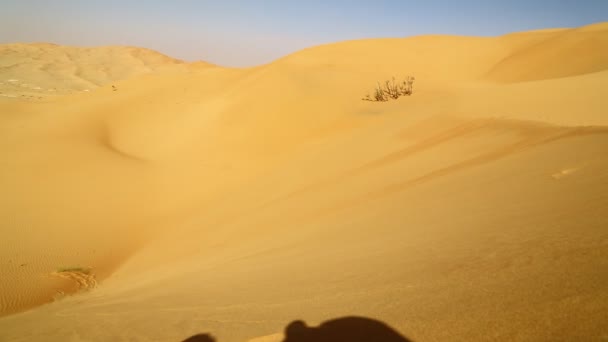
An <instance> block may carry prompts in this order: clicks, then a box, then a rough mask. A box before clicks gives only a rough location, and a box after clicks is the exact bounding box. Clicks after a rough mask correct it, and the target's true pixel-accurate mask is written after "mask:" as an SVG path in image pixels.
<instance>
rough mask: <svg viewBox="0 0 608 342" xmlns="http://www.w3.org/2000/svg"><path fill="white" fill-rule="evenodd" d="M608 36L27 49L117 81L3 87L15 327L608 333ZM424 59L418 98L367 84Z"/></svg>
mask: <svg viewBox="0 0 608 342" xmlns="http://www.w3.org/2000/svg"><path fill="white" fill-rule="evenodd" d="M607 38H608V30H607V29H606V24H596V25H592V26H587V27H583V28H578V29H562V30H550V31H540V32H538V31H534V32H520V33H514V34H510V35H506V36H502V37H495V38H475V37H452V36H419V37H411V38H405V39H379V40H362V41H350V42H343V43H338V44H330V45H324V46H319V47H313V48H309V49H306V50H303V51H300V52H297V53H295V54H292V55H289V56H286V57H284V58H281V59H279V60H277V61H275V62H273V63H270V64H267V65H263V66H258V67H254V68H248V69H230V68H221V67H213V68H210V67H207V65H205V64H203V65H194V66H192V65H183V64H180V62H179V61H175V60H172V59H168V58H166V57H162V56H160V55H157V54H155V53H152V52H148V51H146V50H129V49H126V48H125V49H119V50H118V51H116V50H111V51H113V52H108V51H106V50H103V49H102V50H95V49H93V50H94V51H97V52H95V53H98V54H100V56H103V57H96V58H98V59H94V60H93V61H91V62H87V63H91V64H96V63H100V62H99V61H104V62H103V63H108V64H107V65H108V66H107V69H108V70H113V71H111V72H108V73H107V74H103V75H92V74H91V73H88V74H86V73H80V74H78V73H76V72H75V71H74V68H78V67H80V66H81V65H83V64H86V63H85V62H83V61H85V60H87V58H89V57H87V55H86V53H87V52H86V51H89V50H86V49H85V50H70V51H73V52H71V53H72V54H73V55H72V57H70V58H71V60H70V61H64V62H59V59H56V58H55V57H53V58H51V57H50V56H49V55H47V54H46V53H41V54H40V56H39V57H37V58H38V59H37V60H35V61H34V62H35V63H38V64H39V65H46V64H48V66H47V69H48V70H54V71H53V72H52V73H51V72H38V71H31V70H30V69H31V64H30V65H29V66H24V67H23V69H18V67H11V68H9V70H13V71H11V72H12V74H10V75H8V74H7V76H6V77H13V78H19V79H25V76H22V74H23V75H30V76H31V78H30V79H28V82H30V83H32V84H34V83H35V84H48V85H49V86H50V85H51V84H53V82H56V80H58V79H60V78H61V77H65V78H67V79H70V81H69V82H70V84H72V85H75V86H74V87H76V88H74V89H77V87H80V86H81V85H82V86H85V85H86V86H90V84H89V83H87V82H91V83H94V84H95V85H96V86H98V87H92V86H91V89H90V90H91V91H89V92H79V93H77V94H72V95H69V96H61V97H53V98H48V99H46V100H45V101H41V102H36V103H32V102H27V101H22V100H19V99H18V98H17V99H11V98H0V155H2V159H1V160H0V165H1V166H2V167H0V189H2V193H3V196H1V197H0V234H1V236H3V238H2V239H0V275H1V277H0V314H3V315H4V317H2V318H1V319H0V340H2V341H4V340H6V341H39V340H45V341H65V340H72V341H108V340H116V341H119V340H130V341H150V340H155V341H181V340H184V339H185V338H187V337H189V336H193V335H195V334H199V333H211V334H213V335H214V336H216V337H217V338H218V341H228V342H229V341H247V340H255V341H280V340H281V339H282V338H283V335H282V331H284V329H285V327H286V326H287V324H288V323H289V322H292V321H294V320H297V319H302V320H305V321H306V322H308V323H310V325H312V326H316V325H318V324H320V323H321V322H323V321H328V320H331V319H333V318H337V317H344V316H352V315H356V316H364V317H372V318H375V319H378V320H380V321H382V322H384V323H386V324H387V325H388V326H390V327H393V328H394V329H395V330H397V331H398V332H399V333H400V334H402V335H403V336H407V338H409V339H411V340H413V341H443V340H466V341H485V340H496V341H503V340H516V341H530V340H551V341H555V340H564V341H575V340H601V339H603V338H606V337H608V329H607V328H606V326H605V317H606V313H607V311H608V307H607V306H606V304H605V303H608V274H607V273H606V272H604V270H605V269H606V267H607V266H608V264H607V260H608V230H606V227H608V214H607V213H606V210H605V208H607V207H608V195H607V194H608V172H606V170H608V154H606V151H608V117H607V116H606V108H608V98H607V97H606V96H605V95H604V92H605V90H604V89H606V88H608V71H607V70H606V68H607V67H608V65H607V64H606V61H607V60H608V58H605V57H606V51H608V50H607V48H608V41H607ZM18 46H20V47H21V48H22V49H24V50H25V49H26V47H23V46H21V45H18ZM27 49H34V50H36V49H47V47H46V46H33V47H32V46H29V47H27ZM48 49H51V50H53V51H61V49H63V48H60V47H56V46H52V47H48ZM67 49H68V50H69V49H70V48H67ZM93 50H91V51H93ZM28 51H30V50H28ZM103 51H105V52H103ZM133 51H138V52H137V53H134V52H133ZM91 53H93V52H91ZM28 54H31V52H28ZM116 54H125V55H121V56H123V57H120V58H114V57H109V56H115V55H116ZM134 54H135V56H133V55H134ZM3 55H4V54H3ZM20 56H25V55H20ZM20 58H24V57H15V59H16V60H19V59H20ZM28 58H29V57H28ZM47 58H51V59H50V60H48V61H47ZM57 58H59V57H57ZM24 59H25V58H24ZM564 60H566V61H567V63H565V62H563V61H564ZM142 61H143V62H142ZM34 62H27V63H34ZM140 62H141V64H139V63H140ZM27 63H26V64H27ZM62 63H64V64H62ZM66 65H70V67H67V66H66ZM174 66H177V67H174ZM82 68H85V69H87V67H82ZM89 69H90V70H93V69H94V68H91V67H88V69H87V70H89ZM85 74H86V75H88V76H83V75H85ZM408 74H412V75H414V76H416V82H415V84H414V94H413V96H411V97H410V96H406V97H404V98H400V99H398V100H394V101H389V102H384V103H376V102H370V101H361V98H362V96H364V95H365V93H366V92H367V91H370V90H372V89H373V88H374V86H375V84H376V82H377V81H382V80H385V79H387V78H389V77H391V76H393V75H395V76H402V75H408ZM30 76H28V77H30ZM120 79H122V80H120ZM110 81H111V82H110ZM45 82H46V83H45ZM108 82H110V83H108Z"/></svg>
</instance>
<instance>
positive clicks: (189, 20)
mask: <svg viewBox="0 0 608 342" xmlns="http://www.w3.org/2000/svg"><path fill="white" fill-rule="evenodd" d="M601 21H608V0H510V1H509V0H460V1H452V0H417V1H411V0H401V1H399V0H394V1H391V0H365V1H358V0H352V1H348V0H334V1H331V0H326V1H322V0H266V1H264V0H258V1H255V0H215V1H207V0H173V1H170V0H165V1H160V0H148V1H144V0H104V1H99V0H0V43H11V42H51V43H57V44H65V45H79V46H97V45H134V46H142V47H147V48H151V49H155V50H158V51H160V52H162V53H165V54H168V55H170V56H172V57H176V58H180V59H185V60H188V61H194V60H205V61H210V62H214V63H218V64H221V65H228V66H247V65H255V64H261V63H266V62H270V61H272V60H274V59H276V58H278V57H281V56H283V55H285V54H288V53H291V52H294V51H297V50H299V49H302V48H305V47H307V46H312V45H318V44H322V43H328V42H336V41H342V40H349V39H359V38H376V37H405V36H412V35H419V34H430V33H441V34H456V35H477V36H494V35H500V34H504V33H508V32H513V31H524V30H530V29H539V28H553V27H576V26H582V25H586V24H591V23H596V22H601Z"/></svg>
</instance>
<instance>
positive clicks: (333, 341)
mask: <svg viewBox="0 0 608 342" xmlns="http://www.w3.org/2000/svg"><path fill="white" fill-rule="evenodd" d="M183 342H215V339H214V338H213V337H212V336H211V335H208V334H198V335H194V336H192V337H190V338H188V339H186V340H184V341H183ZM283 342H412V341H411V340H409V339H408V338H406V337H405V336H403V335H401V334H400V333H398V332H397V331H396V330H394V329H393V328H391V327H389V326H388V325H386V324H384V323H383V322H380V321H378V320H375V319H371V318H365V317H355V316H352V317H342V318H336V319H332V320H329V321H326V322H323V323H322V324H321V325H319V326H318V327H309V326H307V325H306V323H304V321H299V320H298V321H293V322H291V323H289V324H288V325H287V327H286V328H285V339H284V340H283Z"/></svg>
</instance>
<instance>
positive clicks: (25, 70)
mask: <svg viewBox="0 0 608 342" xmlns="http://www.w3.org/2000/svg"><path fill="white" fill-rule="evenodd" d="M181 64H183V62H182V61H180V60H177V59H173V58H170V57H167V56H165V55H162V54H160V53H158V52H156V51H152V50H149V49H143V48H135V47H127V46H107V47H95V48H82V47H66V46H59V45H55V44H48V43H32V44H4V45H0V92H2V94H5V95H11V94H12V95H17V96H16V97H21V98H26V99H29V98H38V97H40V96H51V95H58V94H62V95H63V94H67V93H72V92H75V91H89V90H93V89H95V88H97V87H99V86H103V85H107V84H110V83H112V82H115V81H119V80H124V79H127V78H130V77H133V76H137V75H141V74H146V73H150V72H154V71H158V70H163V69H167V68H170V67H175V66H178V65H181ZM22 95H23V96H22ZM5 97H6V96H5Z"/></svg>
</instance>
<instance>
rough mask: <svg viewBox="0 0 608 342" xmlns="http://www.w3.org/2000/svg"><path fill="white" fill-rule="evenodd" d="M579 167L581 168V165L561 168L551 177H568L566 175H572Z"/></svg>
mask: <svg viewBox="0 0 608 342" xmlns="http://www.w3.org/2000/svg"><path fill="white" fill-rule="evenodd" d="M580 169H582V167H573V168H567V169H563V170H560V171H559V172H556V173H554V174H552V175H551V177H553V179H555V180H559V179H562V178H564V177H568V176H571V175H573V174H574V173H576V172H577V171H579V170H580Z"/></svg>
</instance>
